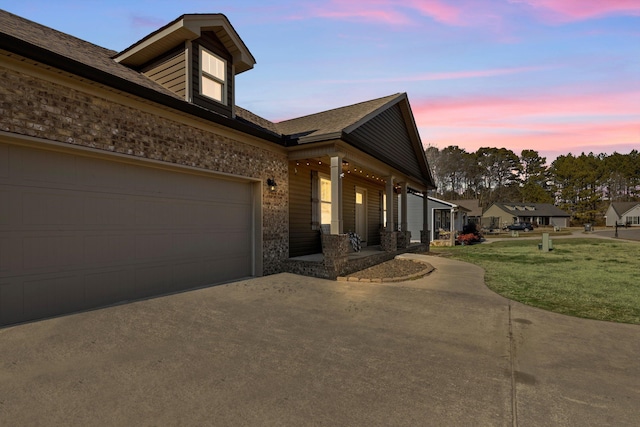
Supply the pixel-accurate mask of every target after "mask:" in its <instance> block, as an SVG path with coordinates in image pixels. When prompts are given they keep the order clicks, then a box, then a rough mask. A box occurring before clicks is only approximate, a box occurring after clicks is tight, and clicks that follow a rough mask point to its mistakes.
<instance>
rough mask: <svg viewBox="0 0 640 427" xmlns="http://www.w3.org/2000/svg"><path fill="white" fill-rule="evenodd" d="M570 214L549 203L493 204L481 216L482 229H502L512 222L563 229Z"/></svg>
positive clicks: (567, 224)
mask: <svg viewBox="0 0 640 427" xmlns="http://www.w3.org/2000/svg"><path fill="white" fill-rule="evenodd" d="M570 217H571V215H570V214H568V213H566V212H564V211H563V210H561V209H560V208H558V207H556V206H554V205H552V204H550V203H494V204H492V205H491V206H489V208H488V209H487V210H486V211H484V213H483V214H482V226H483V227H484V228H503V227H506V226H507V225H509V224H513V223H514V222H531V223H532V224H538V225H541V226H551V227H560V228H565V227H568V226H569V218H570Z"/></svg>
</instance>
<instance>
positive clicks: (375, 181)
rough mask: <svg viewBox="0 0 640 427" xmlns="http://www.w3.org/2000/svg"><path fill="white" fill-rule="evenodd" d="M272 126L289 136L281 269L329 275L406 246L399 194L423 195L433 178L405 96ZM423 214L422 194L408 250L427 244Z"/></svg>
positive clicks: (404, 215)
mask: <svg viewBox="0 0 640 427" xmlns="http://www.w3.org/2000/svg"><path fill="white" fill-rule="evenodd" d="M278 126H279V127H281V128H282V129H283V130H286V133H287V134H289V135H292V139H291V141H290V143H289V145H288V158H289V176H288V178H289V182H288V185H289V260H287V261H286V262H285V264H286V265H285V266H284V270H285V271H291V272H297V273H301V274H309V275H313V276H318V277H326V278H336V277H338V276H340V275H343V274H348V273H347V272H349V271H356V270H353V268H366V267H367V266H370V265H374V264H375V263H378V262H382V261H384V260H387V259H391V258H393V257H394V256H395V255H396V254H398V253H403V252H406V251H408V250H409V249H410V245H411V235H410V232H409V229H408V221H407V199H408V197H407V194H408V192H409V191H413V192H420V193H421V194H424V195H426V192H427V191H428V190H430V189H432V188H433V178H432V177H431V172H430V170H429V166H428V164H427V161H426V157H425V154H424V147H423V146H422V143H421V141H420V137H419V135H418V132H417V129H416V127H415V122H414V120H413V115H412V113H411V108H410V106H409V103H408V99H407V97H406V94H396V95H391V96H388V97H385V98H380V99H376V100H372V101H367V102H364V103H360V104H355V105H351V106H347V107H342V108H338V109H335V110H330V111H327V112H324V113H320V114H315V115H311V116H306V117H303V118H299V119H294V120H291V121H287V122H282V123H279V124H278ZM427 211H428V209H427V208H426V197H425V207H424V212H425V214H424V215H423V216H424V218H423V221H422V224H423V227H422V230H421V232H420V234H421V236H418V237H419V238H420V240H419V241H420V243H419V244H417V245H415V247H416V250H426V248H428V241H429V234H428V232H427V230H428V220H427V214H426V212H427ZM415 237H416V236H414V238H415ZM350 239H351V240H350ZM353 240H356V241H358V242H359V243H360V244H361V246H362V248H364V251H363V252H361V253H360V254H358V255H355V254H354V251H353V248H352V245H351V242H352V241H353ZM420 244H426V245H424V246H426V247H424V246H423V248H422V249H420V248H419V246H420ZM355 246H356V249H357V246H359V245H355ZM350 248H351V249H350ZM355 252H356V253H357V252H358V251H357V250H356V251H355Z"/></svg>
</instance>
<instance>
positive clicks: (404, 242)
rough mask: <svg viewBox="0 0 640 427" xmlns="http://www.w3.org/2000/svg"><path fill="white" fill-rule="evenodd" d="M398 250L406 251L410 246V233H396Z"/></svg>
mask: <svg viewBox="0 0 640 427" xmlns="http://www.w3.org/2000/svg"><path fill="white" fill-rule="evenodd" d="M397 233H398V237H397V239H398V242H397V243H398V249H406V248H408V247H409V245H410V244H411V232H410V231H398V232H397Z"/></svg>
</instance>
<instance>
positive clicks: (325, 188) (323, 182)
mask: <svg viewBox="0 0 640 427" xmlns="http://www.w3.org/2000/svg"><path fill="white" fill-rule="evenodd" d="M320 200H322V201H323V202H329V203H331V181H330V180H328V179H324V178H320Z"/></svg>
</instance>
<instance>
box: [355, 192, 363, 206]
mask: <svg viewBox="0 0 640 427" xmlns="http://www.w3.org/2000/svg"><path fill="white" fill-rule="evenodd" d="M356 204H357V205H361V204H362V193H356Z"/></svg>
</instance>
